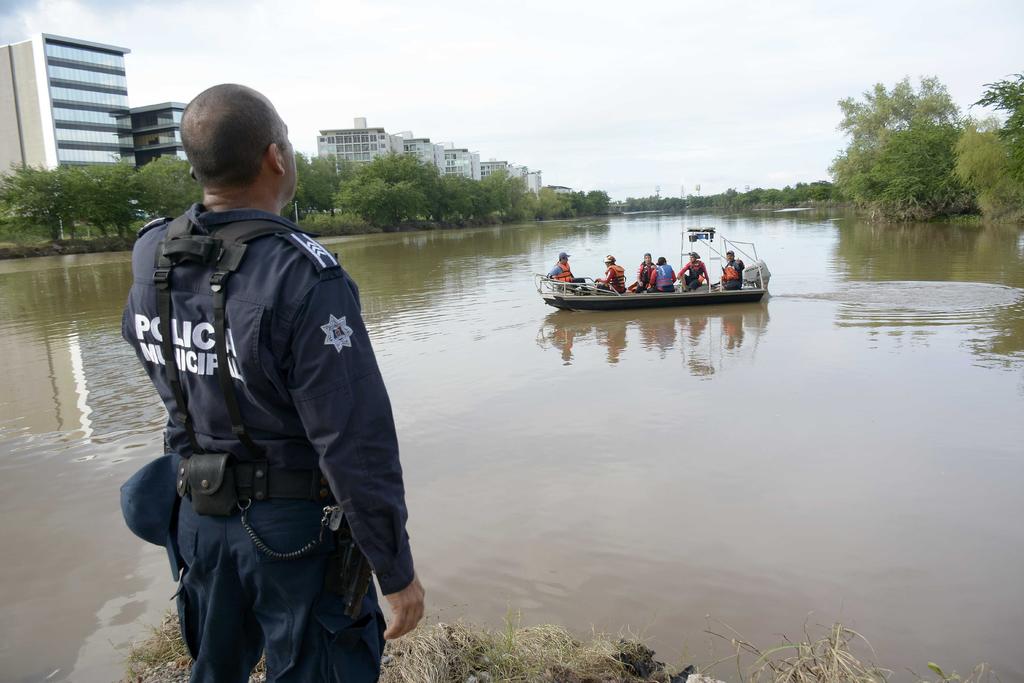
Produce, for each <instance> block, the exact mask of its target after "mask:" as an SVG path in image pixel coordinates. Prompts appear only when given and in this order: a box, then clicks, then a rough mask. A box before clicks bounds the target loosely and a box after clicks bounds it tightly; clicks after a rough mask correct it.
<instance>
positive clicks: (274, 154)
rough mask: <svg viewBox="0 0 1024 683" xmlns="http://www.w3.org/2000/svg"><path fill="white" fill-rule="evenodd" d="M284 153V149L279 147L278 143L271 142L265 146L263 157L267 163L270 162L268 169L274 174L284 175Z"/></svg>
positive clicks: (285, 167) (285, 166) (285, 170)
mask: <svg viewBox="0 0 1024 683" xmlns="http://www.w3.org/2000/svg"><path fill="white" fill-rule="evenodd" d="M284 154H285V152H284V150H283V149H281V147H280V145H278V144H277V143H276V142H271V143H270V145H269V146H268V147H267V151H266V154H265V155H264V158H265V159H266V160H267V163H269V164H270V169H271V170H272V171H273V172H274V173H275V174H276V175H284V174H285V173H286V172H287V168H288V166H287V165H286V163H285V156H284Z"/></svg>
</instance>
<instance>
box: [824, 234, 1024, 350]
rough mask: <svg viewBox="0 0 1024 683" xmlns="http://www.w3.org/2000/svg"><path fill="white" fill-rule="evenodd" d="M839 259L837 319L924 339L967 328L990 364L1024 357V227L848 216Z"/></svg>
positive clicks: (971, 345) (973, 346)
mask: <svg viewBox="0 0 1024 683" xmlns="http://www.w3.org/2000/svg"><path fill="white" fill-rule="evenodd" d="M838 237H839V240H838V242H837V243H836V249H835V254H834V259H833V263H834V266H835V269H836V271H837V272H838V274H839V277H840V279H841V280H843V281H846V283H848V284H846V285H844V286H841V287H840V288H839V289H838V290H837V291H836V292H834V293H832V294H829V295H827V296H828V298H833V299H835V300H837V301H838V302H839V304H840V305H839V307H838V308H837V319H836V323H837V325H839V326H841V327H864V328H866V329H868V330H869V334H871V335H877V334H878V333H879V332H880V331H883V332H884V333H886V334H889V335H890V336H898V335H900V334H902V333H903V332H904V331H914V332H915V336H916V338H917V340H919V341H922V340H924V338H925V337H928V336H930V334H931V333H930V330H932V329H933V328H938V327H946V326H953V327H961V328H963V329H964V330H965V332H966V333H967V334H966V338H965V340H964V344H965V346H966V347H967V348H968V349H970V350H971V351H972V353H974V354H975V355H977V356H978V357H980V358H981V359H983V360H984V361H986V362H994V363H997V364H1001V365H1005V366H1011V367H1012V366H1014V365H1016V364H1018V363H1019V361H1020V360H1022V359H1024V254H1022V253H1021V247H1020V245H1021V243H1022V240H1024V232H1022V231H1021V229H1020V227H1019V226H1007V225H996V226H984V227H982V226H978V225H966V226H964V225H954V224H930V223H920V224H914V223H909V224H904V225H895V226H894V225H876V224H871V223H864V222H860V221H841V222H840V223H839V224H838Z"/></svg>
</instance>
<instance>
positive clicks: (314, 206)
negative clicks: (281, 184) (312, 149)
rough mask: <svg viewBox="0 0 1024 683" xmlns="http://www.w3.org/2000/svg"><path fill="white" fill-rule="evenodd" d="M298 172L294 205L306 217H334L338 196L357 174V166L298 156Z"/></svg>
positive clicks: (331, 160)
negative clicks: (295, 203)
mask: <svg viewBox="0 0 1024 683" xmlns="http://www.w3.org/2000/svg"><path fill="white" fill-rule="evenodd" d="M295 170H296V175H297V181H298V182H297V185H296V188H295V201H296V202H297V203H298V205H299V212H300V214H301V215H303V216H305V215H307V214H310V213H323V212H328V213H330V214H331V215H333V214H334V210H335V203H334V201H335V196H336V195H337V194H338V190H339V189H340V188H341V183H342V182H344V181H346V180H350V179H351V178H352V177H353V176H354V175H355V174H356V168H355V164H353V163H351V162H348V161H339V160H336V159H333V158H329V157H307V156H306V155H305V154H302V153H297V154H296V155H295Z"/></svg>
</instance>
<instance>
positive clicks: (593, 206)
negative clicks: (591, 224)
mask: <svg viewBox="0 0 1024 683" xmlns="http://www.w3.org/2000/svg"><path fill="white" fill-rule="evenodd" d="M611 200H612V199H611V197H609V196H608V193H607V192H605V191H604V190H591V191H590V192H588V193H587V201H586V210H585V213H587V214H588V215H591V216H594V215H599V214H605V213H608V204H610V203H611Z"/></svg>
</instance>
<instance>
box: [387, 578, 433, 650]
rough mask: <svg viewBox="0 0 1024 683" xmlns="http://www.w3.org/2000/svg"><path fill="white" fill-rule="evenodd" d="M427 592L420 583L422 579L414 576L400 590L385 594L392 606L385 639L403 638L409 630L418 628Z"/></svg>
mask: <svg viewBox="0 0 1024 683" xmlns="http://www.w3.org/2000/svg"><path fill="white" fill-rule="evenodd" d="M425 595H426V592H425V591H424V590H423V586H422V585H421V584H420V579H419V577H417V576H413V578H412V583H410V584H409V585H408V586H406V587H405V588H403V589H402V590H400V591H398V592H397V593H391V594H389V595H385V596H384V597H385V598H387V601H388V605H390V607H391V623H390V624H388V629H387V630H386V631H384V639H385V640H394V639H395V638H401V637H402V636H404V635H405V634H406V633H408V632H409V631H411V630H413V629H414V628H416V624H418V623H420V619H422V618H423V598H424V596H425Z"/></svg>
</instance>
